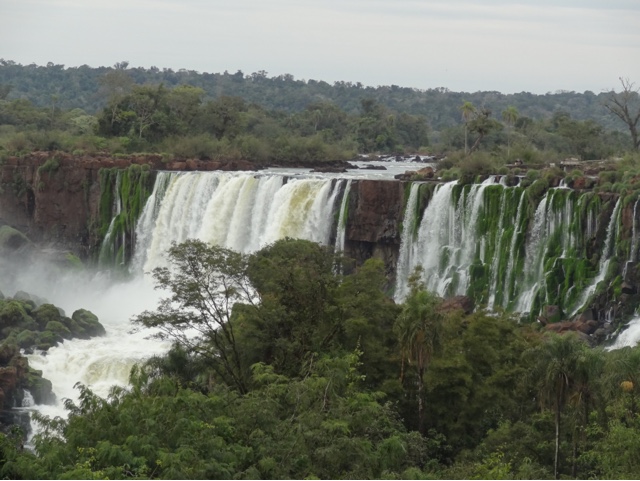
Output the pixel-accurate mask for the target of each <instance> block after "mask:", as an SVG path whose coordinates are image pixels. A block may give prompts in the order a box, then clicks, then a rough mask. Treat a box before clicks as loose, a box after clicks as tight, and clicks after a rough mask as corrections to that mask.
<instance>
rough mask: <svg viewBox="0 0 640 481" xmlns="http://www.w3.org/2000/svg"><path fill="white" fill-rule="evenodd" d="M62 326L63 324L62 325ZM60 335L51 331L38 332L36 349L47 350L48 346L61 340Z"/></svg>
mask: <svg viewBox="0 0 640 481" xmlns="http://www.w3.org/2000/svg"><path fill="white" fill-rule="evenodd" d="M63 327H64V326H63ZM62 340H63V339H62V336H60V335H59V334H56V333H55V332H53V331H44V332H41V333H40V336H39V338H38V344H37V345H36V349H38V350H40V351H48V350H49V348H50V347H53V346H57V345H58V343H59V342H60V341H62Z"/></svg>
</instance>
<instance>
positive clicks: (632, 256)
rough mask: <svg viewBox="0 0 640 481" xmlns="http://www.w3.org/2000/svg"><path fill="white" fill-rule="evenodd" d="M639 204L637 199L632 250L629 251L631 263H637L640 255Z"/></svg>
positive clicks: (634, 212) (634, 211)
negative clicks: (639, 239)
mask: <svg viewBox="0 0 640 481" xmlns="http://www.w3.org/2000/svg"><path fill="white" fill-rule="evenodd" d="M638 202H640V199H637V200H636V202H635V204H633V224H632V225H633V227H632V228H631V249H630V250H629V262H635V261H636V257H637V255H638V220H637V210H638Z"/></svg>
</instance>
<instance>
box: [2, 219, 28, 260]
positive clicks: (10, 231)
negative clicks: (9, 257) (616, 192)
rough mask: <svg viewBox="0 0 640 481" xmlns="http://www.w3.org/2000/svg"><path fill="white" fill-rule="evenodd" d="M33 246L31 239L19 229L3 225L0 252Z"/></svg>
mask: <svg viewBox="0 0 640 481" xmlns="http://www.w3.org/2000/svg"><path fill="white" fill-rule="evenodd" d="M28 246H31V241H30V240H29V238H28V237H27V236H26V235H24V234H23V233H22V232H20V231H19V230H16V229H14V228H13V227H9V226H8V225H3V226H2V227H0V253H8V252H15V251H17V250H19V249H22V248H25V247H28Z"/></svg>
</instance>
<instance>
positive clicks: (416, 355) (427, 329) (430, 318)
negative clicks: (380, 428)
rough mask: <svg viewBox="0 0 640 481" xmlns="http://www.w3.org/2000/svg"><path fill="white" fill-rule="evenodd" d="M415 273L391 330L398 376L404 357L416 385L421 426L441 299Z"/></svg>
mask: <svg viewBox="0 0 640 481" xmlns="http://www.w3.org/2000/svg"><path fill="white" fill-rule="evenodd" d="M418 275H419V274H418V273H416V274H414V275H413V276H412V279H411V280H410V284H411V291H410V293H409V295H408V296H407V298H406V300H405V301H404V305H403V307H402V312H401V313H400V315H399V316H398V318H397V320H396V322H395V324H394V326H393V330H394V332H395V334H396V336H397V337H398V342H399V345H400V350H401V353H402V371H401V378H402V377H404V363H405V360H406V362H407V364H408V365H409V366H413V367H414V368H415V371H416V375H417V379H416V382H417V387H418V393H417V398H418V426H419V430H420V431H422V430H423V428H424V426H423V424H424V374H425V372H426V370H427V369H428V367H429V364H430V363H431V359H432V358H433V355H434V353H435V352H436V351H437V350H438V349H439V348H440V344H441V331H442V321H443V315H442V313H441V312H440V311H439V310H438V306H439V305H440V303H441V299H440V298H439V297H438V296H436V295H435V294H433V293H431V292H428V291H427V290H425V289H424V284H422V283H420V282H418V281H417V279H418Z"/></svg>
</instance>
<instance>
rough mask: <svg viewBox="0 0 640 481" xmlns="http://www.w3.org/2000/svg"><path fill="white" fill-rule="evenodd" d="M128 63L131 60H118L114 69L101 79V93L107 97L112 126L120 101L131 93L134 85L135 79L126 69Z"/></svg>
mask: <svg viewBox="0 0 640 481" xmlns="http://www.w3.org/2000/svg"><path fill="white" fill-rule="evenodd" d="M128 65H129V62H118V63H116V64H115V65H114V68H113V69H112V70H109V71H108V72H107V73H106V74H104V75H103V76H102V77H100V79H99V83H100V89H99V93H101V94H102V96H104V97H105V98H106V100H107V105H108V108H109V111H110V112H111V128H113V124H114V122H115V120H116V115H117V113H118V109H119V106H120V102H121V101H122V100H123V99H124V98H125V97H126V96H127V95H128V94H129V92H130V91H131V88H132V86H133V79H132V78H131V77H130V76H129V74H128V73H127V71H126V69H127V66H128Z"/></svg>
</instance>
